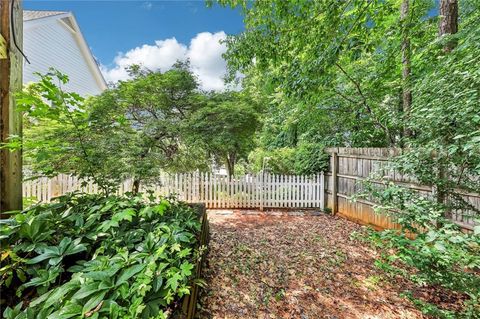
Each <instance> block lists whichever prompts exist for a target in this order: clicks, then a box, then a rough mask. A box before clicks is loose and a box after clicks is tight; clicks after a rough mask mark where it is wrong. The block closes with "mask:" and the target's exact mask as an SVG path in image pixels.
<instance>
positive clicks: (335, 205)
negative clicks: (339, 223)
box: [332, 152, 338, 215]
mask: <svg viewBox="0 0 480 319" xmlns="http://www.w3.org/2000/svg"><path fill="white" fill-rule="evenodd" d="M337 173H338V154H337V152H333V153H332V197H333V200H332V214H333V215H335V214H336V213H337V212H338V177H337Z"/></svg>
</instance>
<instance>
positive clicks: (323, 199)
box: [320, 171, 326, 211]
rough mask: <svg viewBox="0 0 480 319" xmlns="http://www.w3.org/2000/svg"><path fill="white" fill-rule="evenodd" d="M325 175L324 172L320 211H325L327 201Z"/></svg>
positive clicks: (321, 181) (322, 175)
mask: <svg viewBox="0 0 480 319" xmlns="http://www.w3.org/2000/svg"><path fill="white" fill-rule="evenodd" d="M325 198H326V196H325V175H324V173H323V171H322V172H321V173H320V209H321V210H322V211H324V210H325V207H326V200H325Z"/></svg>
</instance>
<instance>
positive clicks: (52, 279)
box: [0, 194, 200, 319]
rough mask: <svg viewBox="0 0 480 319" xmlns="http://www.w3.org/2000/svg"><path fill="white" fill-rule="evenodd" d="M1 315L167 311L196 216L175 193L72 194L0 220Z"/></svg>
mask: <svg viewBox="0 0 480 319" xmlns="http://www.w3.org/2000/svg"><path fill="white" fill-rule="evenodd" d="M0 225H1V229H0V230H1V233H0V236H1V237H0V240H1V244H2V253H1V267H0V284H1V290H2V298H5V299H4V300H2V304H3V305H4V306H5V305H9V306H10V307H7V308H6V309H5V311H4V313H3V316H4V318H8V319H11V318H73V317H75V318H80V317H82V318H83V317H89V318H164V317H165V315H166V313H165V311H167V309H168V308H169V307H171V306H172V303H173V302H174V301H175V300H178V299H179V298H181V297H182V296H183V295H185V294H189V290H190V286H189V284H190V280H189V277H190V275H191V273H192V270H193V267H194V260H195V258H198V251H196V250H195V245H196V243H197V238H196V233H197V232H198V231H199V229H200V222H199V220H198V218H197V216H196V214H195V213H194V212H193V210H192V209H191V208H189V207H188V206H186V205H185V204H182V203H179V202H176V201H175V200H173V199H170V200H165V199H163V200H161V201H159V202H153V201H150V202H147V201H145V200H144V199H142V198H141V197H139V196H132V197H117V196H110V197H101V196H98V195H84V194H69V195H66V196H62V197H60V198H58V199H57V200H56V201H55V202H53V203H50V204H45V205H38V206H33V207H31V208H29V209H28V210H26V211H24V212H21V213H18V214H14V215H12V216H11V218H10V219H7V220H2V221H1V224H0Z"/></svg>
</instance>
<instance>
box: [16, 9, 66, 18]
mask: <svg viewBox="0 0 480 319" xmlns="http://www.w3.org/2000/svg"><path fill="white" fill-rule="evenodd" d="M65 13H68V12H66V11H46V10H42V11H38V10H23V21H30V20H35V19H40V18H45V17H50V16H56V15H59V14H65Z"/></svg>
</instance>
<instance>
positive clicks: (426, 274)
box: [366, 183, 480, 318]
mask: <svg viewBox="0 0 480 319" xmlns="http://www.w3.org/2000/svg"><path fill="white" fill-rule="evenodd" d="M366 187H367V190H368V191H369V194H370V195H373V197H374V198H375V199H376V200H377V201H378V203H379V204H378V205H377V206H376V210H377V211H378V212H381V213H384V214H388V215H390V216H391V217H392V219H393V220H394V221H395V222H397V223H398V224H399V225H400V226H401V230H385V231H383V232H376V231H371V232H370V235H369V239H370V240H372V241H373V243H375V244H376V245H377V246H378V247H380V248H381V251H382V257H381V258H380V260H378V261H377V265H378V266H380V267H381V268H382V269H384V270H387V271H388V272H391V273H393V274H395V275H401V276H403V277H405V278H407V279H408V280H410V281H411V282H413V283H415V284H416V285H418V286H425V285H427V286H433V287H438V286H440V287H443V288H444V289H446V290H447V291H450V292H454V293H457V294H460V295H463V296H464V307H463V311H462V312H461V313H455V312H453V311H451V310H447V309H441V308H439V307H438V306H437V305H432V304H429V303H428V302H425V301H423V300H419V299H416V298H414V297H413V296H412V295H411V294H410V293H408V292H407V297H408V296H409V298H410V299H412V301H413V302H414V303H415V304H416V305H418V306H419V307H420V308H421V309H422V311H423V312H425V313H426V314H428V315H432V316H434V317H436V318H479V317H480V307H479V300H480V290H479V287H480V273H479V269H480V236H479V235H480V225H477V226H475V228H474V231H473V232H471V233H469V232H463V231H462V230H461V229H460V227H459V226H458V225H456V224H454V223H453V222H452V221H451V220H450V219H448V218H445V217H444V216H445V206H444V205H442V204H439V203H436V202H434V201H432V200H431V199H429V198H426V197H423V196H421V195H419V194H418V193H415V192H414V191H411V190H408V189H405V188H402V187H400V186H395V185H393V184H390V185H387V187H386V188H383V187H380V186H377V185H375V184H369V183H367V184H366Z"/></svg>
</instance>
